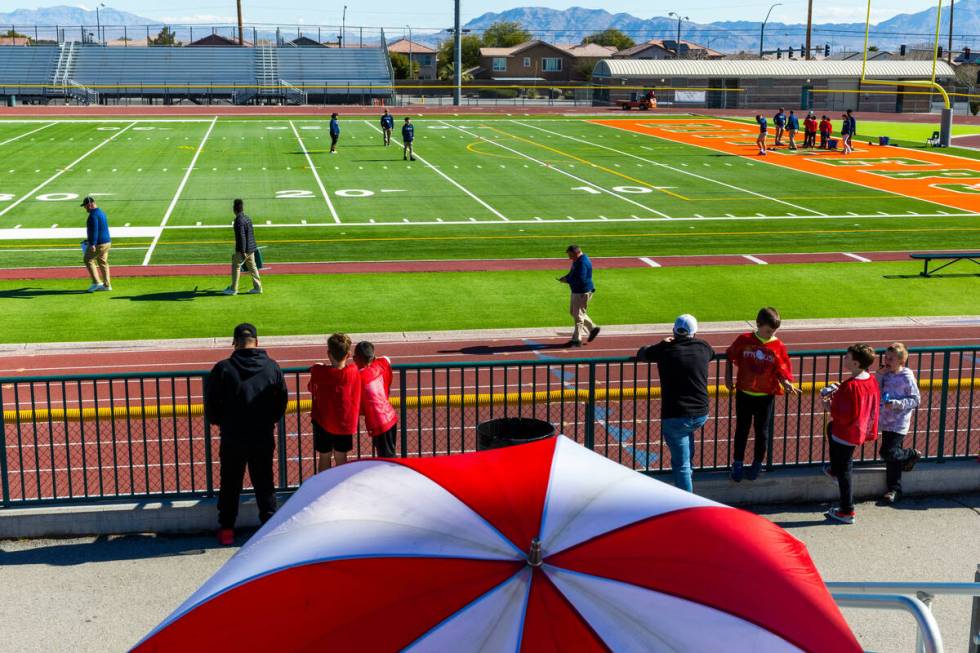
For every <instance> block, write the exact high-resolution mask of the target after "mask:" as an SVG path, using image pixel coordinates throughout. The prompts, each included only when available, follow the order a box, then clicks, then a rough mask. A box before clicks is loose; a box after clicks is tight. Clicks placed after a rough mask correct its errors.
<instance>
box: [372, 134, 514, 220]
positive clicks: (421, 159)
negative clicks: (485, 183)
mask: <svg viewBox="0 0 980 653" xmlns="http://www.w3.org/2000/svg"><path fill="white" fill-rule="evenodd" d="M364 122H365V123H366V124H367V126H368V127H370V128H371V129H373V130H374V131H376V132H378V133H379V134H380V133H382V132H381V129H380V128H379V127H377V126H376V125H374V124H373V123H371V122H370V121H368V120H365V121H364ZM391 140H392V141H394V142H395V143H397V144H398V146H399V147H404V145H403V144H402V143H400V142H399V141H398V139H397V138H395V137H394V136H392V137H391ZM415 158H416V159H418V160H419V161H421V162H422V163H424V164H425V165H427V166H429V168H431V169H432V170H433V171H434V172H435V173H436V174H437V175H439V176H440V177H442V178H443V179H445V180H446V181H448V182H449V183H450V184H452V185H453V186H455V187H456V188H458V189H460V190H461V191H463V192H464V193H466V194H467V195H469V196H470V197H471V198H473V199H474V200H476V202H477V203H478V204H480V206H482V207H483V208H485V209H486V210H487V211H490V212H491V213H493V214H494V215H495V216H497V217H498V218H500V219H501V220H503V221H505V222H508V221H509V220H508V219H507V217H506V216H504V214H503V213H501V212H500V211H498V210H497V209H495V208H493V207H492V206H490V205H489V204H487V203H486V202H484V201H483V200H481V199H480V198H479V197H477V196H476V195H474V194H473V193H471V192H470V191H468V190H467V189H466V188H464V187H463V185H462V184H460V183H459V182H457V181H456V180H455V179H453V178H452V177H450V176H449V175H447V174H446V173H444V172H443V171H442V170H440V169H439V168H437V167H435V166H434V165H432V164H431V163H429V162H428V161H427V160H426V159H425V158H423V157H422V156H421V155H420V154H417V153H416V154H415Z"/></svg>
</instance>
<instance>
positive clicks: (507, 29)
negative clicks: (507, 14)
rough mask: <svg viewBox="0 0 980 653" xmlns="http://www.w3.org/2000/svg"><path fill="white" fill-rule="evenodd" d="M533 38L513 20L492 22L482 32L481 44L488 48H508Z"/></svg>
mask: <svg viewBox="0 0 980 653" xmlns="http://www.w3.org/2000/svg"><path fill="white" fill-rule="evenodd" d="M532 38H534V37H533V36H532V35H531V33H530V32H529V31H527V30H526V29H524V28H523V27H521V24H520V23H518V22H515V21H500V22H497V23H494V24H493V25H491V26H490V27H488V28H487V29H486V30H485V31H484V32H483V45H484V47H488V48H509V47H513V46H515V45H518V44H520V43H524V42H526V41H530V40H531V39H532Z"/></svg>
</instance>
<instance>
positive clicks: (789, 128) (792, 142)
mask: <svg viewBox="0 0 980 653" xmlns="http://www.w3.org/2000/svg"><path fill="white" fill-rule="evenodd" d="M798 131H800V119H799V118H797V117H796V112H795V111H792V110H790V112H789V118H787V120H786V133H788V134H789V149H791V150H795V149H796V132H798Z"/></svg>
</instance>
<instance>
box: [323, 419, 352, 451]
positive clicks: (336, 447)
mask: <svg viewBox="0 0 980 653" xmlns="http://www.w3.org/2000/svg"><path fill="white" fill-rule="evenodd" d="M313 448H314V449H316V451H317V453H330V452H331V451H339V452H341V453H346V452H348V451H350V450H351V449H353V448H354V436H353V435H336V434H334V433H328V432H327V431H325V430H323V427H321V426H320V425H319V424H317V423H316V422H313Z"/></svg>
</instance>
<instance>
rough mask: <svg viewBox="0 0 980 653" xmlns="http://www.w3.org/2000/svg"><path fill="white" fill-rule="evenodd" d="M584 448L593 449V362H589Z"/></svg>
mask: <svg viewBox="0 0 980 653" xmlns="http://www.w3.org/2000/svg"><path fill="white" fill-rule="evenodd" d="M585 448H586V449H591V450H592V451H595V363H589V398H588V403H586V404H585Z"/></svg>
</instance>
